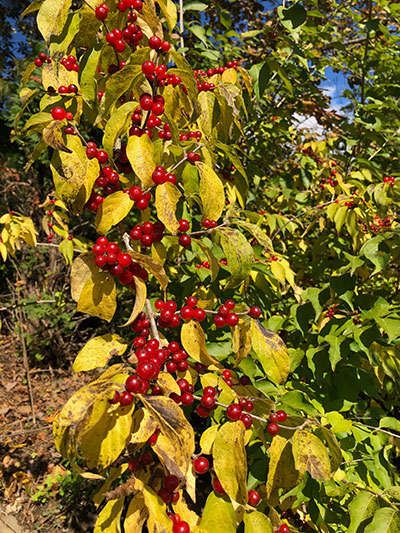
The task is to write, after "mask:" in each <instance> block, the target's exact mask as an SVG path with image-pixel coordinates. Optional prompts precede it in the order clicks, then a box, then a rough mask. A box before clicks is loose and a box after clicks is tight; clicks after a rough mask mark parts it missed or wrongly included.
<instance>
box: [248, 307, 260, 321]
mask: <svg viewBox="0 0 400 533" xmlns="http://www.w3.org/2000/svg"><path fill="white" fill-rule="evenodd" d="M249 315H250V316H251V318H258V317H260V316H261V309H260V308H259V307H257V306H255V305H254V306H253V307H250V309H249Z"/></svg>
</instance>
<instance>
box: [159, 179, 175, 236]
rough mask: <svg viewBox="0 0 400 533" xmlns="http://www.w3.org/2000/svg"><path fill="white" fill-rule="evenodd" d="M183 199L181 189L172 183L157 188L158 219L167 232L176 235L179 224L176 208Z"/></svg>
mask: <svg viewBox="0 0 400 533" xmlns="http://www.w3.org/2000/svg"><path fill="white" fill-rule="evenodd" d="M180 197H181V193H180V192H179V189H178V188H177V187H175V185H173V184H172V183H162V184H161V185H157V187H156V201H155V205H156V209H157V217H158V219H159V220H161V222H162V223H163V224H164V225H165V227H166V228H167V230H168V231H169V232H170V233H172V234H174V235H175V234H176V232H177V231H178V228H179V223H178V220H177V218H176V214H175V213H176V206H177V204H178V202H179V199H180Z"/></svg>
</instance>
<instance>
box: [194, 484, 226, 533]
mask: <svg viewBox="0 0 400 533" xmlns="http://www.w3.org/2000/svg"><path fill="white" fill-rule="evenodd" d="M194 531H195V533H197V532H198V533H211V532H212V533H236V518H235V511H234V509H233V507H232V504H231V502H230V501H229V500H228V498H226V497H221V496H217V495H216V494H215V492H211V494H210V495H209V496H208V498H207V501H206V505H205V507H204V510H203V516H202V519H201V522H200V524H199V526H198V528H195V530H194Z"/></svg>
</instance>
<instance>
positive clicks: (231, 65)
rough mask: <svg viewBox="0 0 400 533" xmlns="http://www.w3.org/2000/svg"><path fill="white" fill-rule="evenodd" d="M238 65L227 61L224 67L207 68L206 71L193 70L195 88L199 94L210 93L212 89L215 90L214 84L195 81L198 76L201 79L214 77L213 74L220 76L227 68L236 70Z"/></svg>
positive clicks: (236, 62)
mask: <svg viewBox="0 0 400 533" xmlns="http://www.w3.org/2000/svg"><path fill="white" fill-rule="evenodd" d="M238 65H239V63H238V61H228V63H227V64H226V66H225V67H216V68H209V69H208V70H207V71H206V70H195V71H194V76H195V78H196V83H197V88H198V90H199V92H202V91H212V90H213V89H215V84H214V83H209V82H208V81H204V82H202V81H199V80H198V79H197V77H198V76H201V77H202V78H206V77H211V76H214V74H222V73H224V72H225V71H226V70H228V68H234V69H237V67H238Z"/></svg>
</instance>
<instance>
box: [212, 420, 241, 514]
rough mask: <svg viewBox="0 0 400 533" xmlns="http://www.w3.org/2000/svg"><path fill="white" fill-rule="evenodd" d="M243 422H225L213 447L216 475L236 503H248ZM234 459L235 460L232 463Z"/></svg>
mask: <svg viewBox="0 0 400 533" xmlns="http://www.w3.org/2000/svg"><path fill="white" fill-rule="evenodd" d="M244 441H245V427H244V424H243V422H241V421H240V420H237V421H236V422H225V424H223V425H222V426H221V427H220V428H219V430H218V433H217V436H216V438H215V441H214V445H213V464H214V470H215V473H216V475H217V477H218V479H219V480H220V482H221V484H222V486H223V488H224V489H225V492H226V493H227V494H228V496H230V497H231V498H232V499H233V500H234V501H236V502H238V503H241V504H243V505H245V504H246V503H247V487H246V483H247V455H246V450H245V446H244ZM232 457H234V458H235V460H234V461H232Z"/></svg>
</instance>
